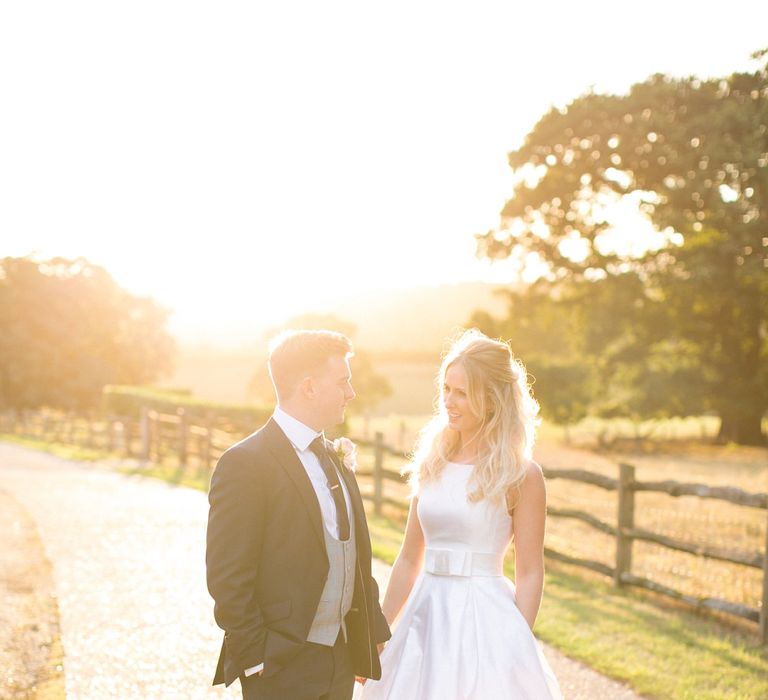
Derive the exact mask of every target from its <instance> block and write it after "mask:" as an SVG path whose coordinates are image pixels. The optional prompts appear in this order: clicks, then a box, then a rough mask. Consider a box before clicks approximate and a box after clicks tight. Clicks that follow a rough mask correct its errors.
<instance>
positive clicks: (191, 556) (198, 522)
mask: <svg viewBox="0 0 768 700" xmlns="http://www.w3.org/2000/svg"><path fill="white" fill-rule="evenodd" d="M0 488H1V489H4V490H6V491H7V492H8V493H9V494H11V495H12V497H13V498H14V499H16V500H17V501H18V502H19V503H20V504H21V505H22V506H23V507H24V508H25V509H26V511H27V512H28V513H29V514H30V515H31V517H32V518H33V519H34V520H35V522H36V523H37V529H38V531H39V533H40V537H41V539H42V541H43V545H44V547H45V551H46V555H47V557H48V559H49V560H50V561H51V563H52V565H53V578H54V584H55V587H56V590H57V593H58V602H59V610H60V614H61V636H62V644H63V648H64V674H65V680H66V689H67V698H69V699H70V700H101V699H102V698H121V699H125V700H129V699H130V700H139V699H141V700H144V699H147V700H150V699H151V700H176V699H177V698H178V699H179V700H181V699H183V700H193V699H195V698H208V699H210V698H217V697H218V698H240V697H241V695H240V691H239V684H238V683H235V684H234V685H233V686H231V687H230V688H229V689H228V690H224V689H223V688H222V687H221V686H217V687H216V688H212V687H211V685H210V682H211V678H212V676H213V671H214V666H215V663H216V659H217V658H218V657H217V654H218V651H219V645H220V642H221V632H220V630H219V629H218V628H217V627H216V625H215V623H214V622H213V615H212V609H213V603H212V601H211V599H210V597H209V596H208V592H207V590H206V588H205V566H204V539H205V522H206V516H207V500H206V497H205V494H203V493H201V492H198V491H194V490H191V489H186V488H180V487H174V486H171V485H168V484H165V483H163V482H160V481H157V480H154V479H149V478H143V477H140V476H126V475H123V474H120V473H117V472H115V471H111V470H109V469H106V468H104V466H103V465H102V466H100V465H88V464H83V463H78V462H71V461H68V460H63V459H60V458H57V457H53V456H51V455H48V454H45V453H41V452H36V451H32V450H28V449H25V448H21V447H18V446H15V445H10V444H7V443H0ZM388 573H389V567H387V566H386V565H385V564H382V563H381V562H377V563H376V571H375V575H376V576H377V578H378V579H379V580H380V581H381V582H383V580H384V579H386V577H387V576H388ZM382 589H383V585H382ZM545 653H546V655H547V657H548V658H549V660H550V662H551V664H552V667H553V669H554V671H555V673H556V675H557V676H558V678H559V679H560V683H561V686H562V688H563V692H564V693H565V697H566V698H567V699H568V700H639V696H637V695H635V694H634V693H632V692H631V691H629V690H628V689H627V688H626V686H623V685H621V684H618V683H615V682H613V681H610V680H608V679H605V678H603V677H602V676H600V675H599V674H597V673H595V672H593V671H591V670H590V669H588V668H586V667H584V666H583V665H581V664H579V663H576V662H574V661H572V660H570V659H567V658H566V657H563V656H562V655H561V654H559V653H558V652H556V651H555V650H553V649H550V648H546V647H545ZM404 700H407V699H404Z"/></svg>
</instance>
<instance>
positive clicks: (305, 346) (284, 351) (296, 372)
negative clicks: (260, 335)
mask: <svg viewBox="0 0 768 700" xmlns="http://www.w3.org/2000/svg"><path fill="white" fill-rule="evenodd" d="M351 354H352V341H351V340H350V339H349V338H347V336H345V335H342V334H341V333H336V332H335V331H324V330H321V331H294V330H290V331H283V332H282V333H280V335H278V336H276V337H275V338H273V339H272V341H271V342H270V344H269V363H268V364H269V376H270V377H271V378H272V384H273V385H274V387H275V393H276V394H277V398H278V400H279V399H280V398H287V397H288V396H290V395H291V394H292V393H293V392H294V390H295V389H296V387H297V386H298V385H299V382H301V380H302V379H304V377H306V376H307V375H310V374H312V373H313V372H314V371H316V370H318V369H321V368H322V367H323V366H324V365H325V364H326V363H327V362H328V359H329V358H331V357H333V356H334V355H341V356H343V357H348V356H349V355H351Z"/></svg>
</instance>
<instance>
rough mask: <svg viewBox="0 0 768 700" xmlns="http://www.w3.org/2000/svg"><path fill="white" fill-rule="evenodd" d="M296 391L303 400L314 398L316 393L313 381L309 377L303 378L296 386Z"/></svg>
mask: <svg viewBox="0 0 768 700" xmlns="http://www.w3.org/2000/svg"><path fill="white" fill-rule="evenodd" d="M298 391H299V394H300V395H301V396H303V397H304V398H305V399H312V398H314V396H315V394H316V393H317V387H316V386H315V380H314V379H313V378H312V377H311V376H307V377H304V378H303V379H302V380H301V381H300V382H299V386H298Z"/></svg>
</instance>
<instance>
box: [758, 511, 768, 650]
mask: <svg viewBox="0 0 768 700" xmlns="http://www.w3.org/2000/svg"><path fill="white" fill-rule="evenodd" d="M767 520H768V519H767ZM760 641H761V642H762V643H763V644H768V522H767V523H766V531H765V550H764V551H763V605H762V607H761V608H760Z"/></svg>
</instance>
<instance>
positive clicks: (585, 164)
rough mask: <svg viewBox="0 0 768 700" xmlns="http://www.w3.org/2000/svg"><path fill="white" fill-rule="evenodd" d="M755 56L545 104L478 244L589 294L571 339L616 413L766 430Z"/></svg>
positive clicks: (766, 278)
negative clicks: (739, 63) (597, 373)
mask: <svg viewBox="0 0 768 700" xmlns="http://www.w3.org/2000/svg"><path fill="white" fill-rule="evenodd" d="M755 58H756V59H757V60H758V61H760V62H761V65H760V67H759V68H758V69H757V70H756V71H755V72H753V73H735V74H733V75H731V76H729V77H727V78H723V79H713V80H700V79H697V78H685V79H675V78H671V77H668V76H664V75H655V76H652V77H651V78H649V79H648V80H646V81H644V82H642V83H639V84H636V85H634V86H633V87H632V88H631V90H630V91H629V93H628V94H626V95H600V94H594V93H589V94H586V95H583V96H582V97H580V98H578V99H576V100H575V101H574V102H573V103H571V104H570V105H568V107H567V108H565V109H552V110H550V111H549V112H548V113H547V114H546V115H544V116H543V117H542V119H541V120H540V121H539V122H538V124H536V126H535V127H534V129H533V130H532V131H531V133H530V134H529V135H528V136H527V138H526V140H525V142H524V144H523V145H522V146H521V147H520V148H519V149H518V150H516V151H514V152H512V153H510V154H509V162H510V166H511V167H512V169H513V172H514V183H515V184H514V189H513V193H512V197H511V198H510V199H509V200H508V201H507V203H506V205H505V206H504V208H503V210H502V214H501V226H500V227H499V229H497V230H493V231H489V232H487V233H485V234H482V235H480V236H478V252H479V254H480V255H481V256H486V257H489V258H501V257H507V256H515V257H517V258H519V259H520V260H525V259H527V260H529V261H530V260H531V256H533V257H534V259H536V260H538V261H540V264H541V265H542V267H543V268H544V269H545V270H546V272H545V273H544V275H543V277H542V280H541V284H543V285H546V286H548V288H549V290H550V292H553V291H554V290H558V292H557V294H558V298H560V299H562V300H569V301H568V303H570V304H571V305H574V304H575V300H578V299H580V300H581V304H576V306H577V307H578V308H579V309H580V311H579V314H580V318H581V325H580V331H579V333H580V341H579V343H578V345H579V348H580V350H581V351H582V352H584V353H585V356H586V357H590V358H593V359H594V361H595V362H596V363H598V364H599V365H600V366H601V368H602V370H603V373H602V380H603V388H604V391H610V392H612V393H613V399H614V403H615V404H616V406H615V408H616V411H617V412H618V413H621V412H622V411H624V412H627V411H630V412H631V411H635V410H636V411H637V412H639V414H641V415H645V416H650V415H658V414H660V413H661V414H663V413H666V414H675V415H677V414H681V413H686V412H688V413H690V412H695V411H699V412H704V411H714V412H716V413H718V415H720V417H721V419H722V424H721V435H720V437H721V438H722V439H723V440H734V441H737V442H744V443H760V442H762V440H763V437H762V434H761V419H762V416H763V414H764V412H765V410H766V406H768V370H767V369H766V359H768V350H767V347H766V346H767V343H768V340H767V337H768V332H767V329H766V310H767V307H768V275H767V274H766V272H768V229H766V217H767V216H768V71H767V70H766V60H765V59H766V54H765V52H759V53H758V54H756V55H755ZM630 212H635V213H637V214H638V216H634V217H633V216H629V215H628V213H630ZM641 217H642V218H641ZM595 342H598V343H599V346H598V347H595ZM619 397H621V398H619ZM602 403H603V405H604V408H605V400H602ZM608 403H610V400H609V401H608Z"/></svg>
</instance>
